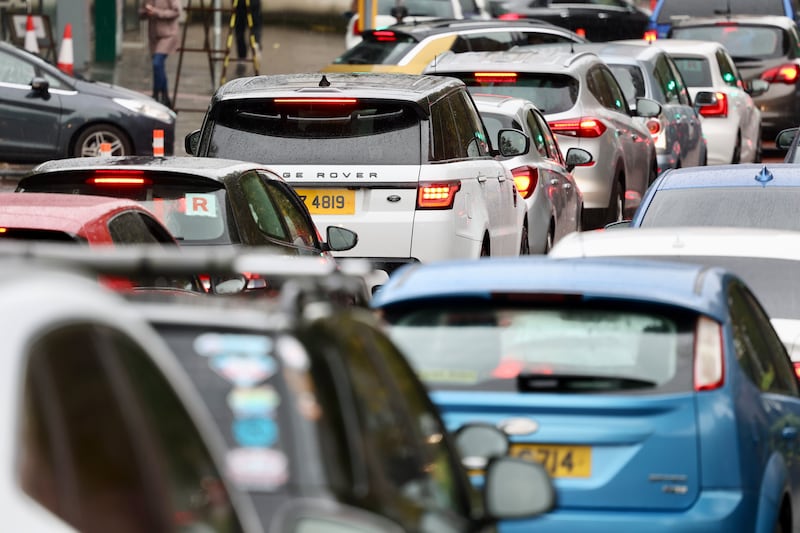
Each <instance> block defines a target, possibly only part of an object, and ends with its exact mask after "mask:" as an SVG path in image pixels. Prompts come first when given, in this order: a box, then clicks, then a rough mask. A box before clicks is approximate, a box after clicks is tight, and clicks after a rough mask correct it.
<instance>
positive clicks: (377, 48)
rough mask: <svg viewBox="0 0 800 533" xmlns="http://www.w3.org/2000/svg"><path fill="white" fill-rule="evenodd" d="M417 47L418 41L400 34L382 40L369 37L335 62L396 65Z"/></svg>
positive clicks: (343, 63) (341, 63) (393, 34)
mask: <svg viewBox="0 0 800 533" xmlns="http://www.w3.org/2000/svg"><path fill="white" fill-rule="evenodd" d="M416 45H417V40H416V39H414V38H412V37H410V36H408V35H403V34H400V33H392V34H391V37H381V38H380V39H376V38H375V37H370V36H367V37H366V38H365V39H364V40H363V41H361V42H360V43H358V44H357V45H355V46H354V47H353V48H351V49H349V50H347V51H346V52H345V53H344V54H342V55H341V56H339V57H337V58H336V59H335V60H334V61H333V62H334V63H336V64H339V65H396V64H397V63H398V62H399V61H400V60H401V59H402V58H403V56H405V55H406V54H407V53H408V52H409V51H410V50H411V49H412V48H414V46H416Z"/></svg>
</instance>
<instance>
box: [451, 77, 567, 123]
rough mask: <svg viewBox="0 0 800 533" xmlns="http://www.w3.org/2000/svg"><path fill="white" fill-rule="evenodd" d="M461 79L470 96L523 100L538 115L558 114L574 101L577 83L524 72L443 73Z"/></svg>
mask: <svg viewBox="0 0 800 533" xmlns="http://www.w3.org/2000/svg"><path fill="white" fill-rule="evenodd" d="M437 74H441V75H444V76H454V77H457V78H461V79H462V80H463V81H464V83H465V84H466V85H467V86H468V87H469V90H470V92H471V93H473V94H481V93H483V94H504V95H507V96H516V97H518V98H525V99H526V100H530V101H532V102H533V103H534V104H536V107H538V108H539V110H540V111H541V112H542V113H545V114H550V113H561V112H563V111H567V110H569V109H571V108H572V107H573V106H574V105H575V102H576V101H577V100H578V88H579V84H578V80H576V79H575V78H573V77H572V76H568V75H566V74H550V73H528V72H476V73H447V72H437Z"/></svg>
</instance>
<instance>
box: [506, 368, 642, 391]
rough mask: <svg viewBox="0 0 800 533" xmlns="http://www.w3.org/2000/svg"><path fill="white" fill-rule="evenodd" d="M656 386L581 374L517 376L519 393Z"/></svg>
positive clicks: (640, 380) (612, 377)
mask: <svg viewBox="0 0 800 533" xmlns="http://www.w3.org/2000/svg"><path fill="white" fill-rule="evenodd" d="M656 385H658V383H656V382H655V381H650V380H646V379H641V378H632V377H626V376H598V375H581V374H534V373H525V372H522V373H520V374H519V375H518V376H517V390H518V391H519V392H603V391H613V390H629V389H646V388H652V387H655V386H656Z"/></svg>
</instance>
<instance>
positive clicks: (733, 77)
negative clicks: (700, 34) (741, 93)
mask: <svg viewBox="0 0 800 533" xmlns="http://www.w3.org/2000/svg"><path fill="white" fill-rule="evenodd" d="M717 64H718V65H719V72H720V74H722V79H723V80H724V81H725V83H726V84H728V85H730V86H731V87H739V86H740V85H741V79H740V78H739V73H738V71H737V70H736V67H735V66H734V65H733V61H731V58H730V57H729V56H728V54H726V53H725V52H723V51H722V50H718V51H717Z"/></svg>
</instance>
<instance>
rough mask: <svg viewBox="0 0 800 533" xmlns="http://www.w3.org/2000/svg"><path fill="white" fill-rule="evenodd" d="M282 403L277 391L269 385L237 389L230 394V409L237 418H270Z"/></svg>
mask: <svg viewBox="0 0 800 533" xmlns="http://www.w3.org/2000/svg"><path fill="white" fill-rule="evenodd" d="M280 403H281V399H280V396H278V393H277V391H276V390H275V389H274V388H273V387H271V386H269V385H264V386H262V387H254V388H236V389H233V390H232V391H231V392H230V394H228V407H230V409H231V411H232V412H233V416H235V417H236V418H248V417H257V416H269V415H271V414H272V413H273V411H274V410H275V408H276V407H277V406H278V404H280Z"/></svg>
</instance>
